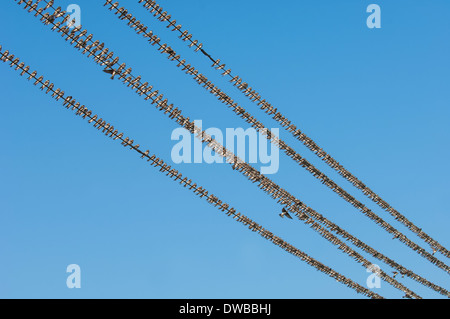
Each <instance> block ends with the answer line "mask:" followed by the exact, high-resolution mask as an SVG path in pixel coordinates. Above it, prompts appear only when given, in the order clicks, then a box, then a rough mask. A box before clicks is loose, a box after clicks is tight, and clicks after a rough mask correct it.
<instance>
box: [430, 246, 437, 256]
mask: <svg viewBox="0 0 450 319" xmlns="http://www.w3.org/2000/svg"><path fill="white" fill-rule="evenodd" d="M435 253H437V249H436V248H434V247H433V252H432V253H431V254H432V255H433V256H434V254H435Z"/></svg>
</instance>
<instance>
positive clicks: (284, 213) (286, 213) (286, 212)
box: [279, 208, 292, 219]
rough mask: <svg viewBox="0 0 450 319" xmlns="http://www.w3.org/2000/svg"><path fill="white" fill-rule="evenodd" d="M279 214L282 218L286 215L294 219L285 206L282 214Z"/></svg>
mask: <svg viewBox="0 0 450 319" xmlns="http://www.w3.org/2000/svg"><path fill="white" fill-rule="evenodd" d="M279 215H280V217H281V218H283V217H284V216H286V217H287V218H289V219H292V217H291V215H289V213H288V211H287V210H286V209H285V208H283V209H282V210H281V214H279Z"/></svg>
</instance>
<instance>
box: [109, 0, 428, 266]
mask: <svg viewBox="0 0 450 319" xmlns="http://www.w3.org/2000/svg"><path fill="white" fill-rule="evenodd" d="M106 4H108V1H107V3H106ZM110 10H115V14H116V15H117V14H119V15H118V17H119V19H121V20H128V21H129V22H128V25H129V26H130V27H131V28H133V29H135V31H136V33H138V34H141V35H142V36H143V37H145V38H148V39H149V40H148V42H149V43H150V44H152V45H153V46H155V45H156V49H157V50H158V51H161V53H166V54H168V58H169V59H171V60H172V61H178V62H179V63H178V65H177V66H178V67H180V68H181V67H182V70H183V71H184V70H186V73H187V74H190V75H193V79H194V80H196V82H197V83H198V84H200V85H202V84H203V87H204V88H206V90H207V91H208V92H209V93H211V94H213V95H215V96H216V97H217V98H218V99H219V100H220V101H222V102H223V103H225V104H227V105H228V106H229V107H230V108H231V109H232V110H233V111H234V112H235V114H237V115H239V116H240V117H242V118H243V119H244V120H245V121H246V122H247V123H250V124H251V125H252V127H254V128H255V129H256V130H257V131H262V132H263V135H264V136H266V138H267V139H268V140H270V142H271V143H273V144H274V145H276V146H277V147H278V148H280V149H281V150H282V151H284V152H285V153H286V154H287V155H288V156H289V157H291V158H292V159H293V160H294V161H296V162H297V163H298V164H299V165H300V166H302V167H303V168H305V169H306V170H307V171H308V172H309V173H311V174H313V176H314V177H316V178H317V179H319V180H320V181H321V182H322V183H323V184H324V185H326V186H327V187H328V188H330V189H331V190H333V191H334V192H335V193H337V194H338V195H339V196H340V197H342V198H343V199H344V200H346V201H347V202H349V203H350V204H351V205H352V206H354V207H355V208H357V209H358V210H359V211H361V212H362V213H363V214H365V215H366V216H368V217H369V218H370V219H372V220H373V221H375V222H376V223H377V224H378V225H380V226H382V228H383V229H385V230H387V231H388V232H389V233H391V234H393V235H394V237H393V238H394V239H399V240H400V241H402V242H406V243H407V245H408V246H409V247H410V248H413V249H414V250H415V251H417V252H419V251H420V253H419V254H421V255H422V256H425V258H427V259H429V260H430V261H432V260H433V258H431V259H430V258H428V257H429V256H432V255H431V254H429V253H427V252H426V250H424V249H423V248H421V247H420V246H418V245H417V244H415V243H413V242H412V241H410V240H409V239H408V238H407V237H406V236H404V235H403V234H402V233H401V232H399V231H398V230H397V229H395V228H394V227H392V226H391V225H390V224H388V223H387V222H385V221H384V220H383V219H381V218H380V217H379V216H377V215H376V214H374V213H373V212H372V211H371V210H370V209H368V208H367V207H366V206H365V205H363V204H362V203H361V202H359V201H358V200H356V199H355V198H354V197H353V196H351V195H350V194H349V193H347V192H346V191H345V190H344V189H342V188H341V187H340V186H339V185H337V184H336V183H335V182H334V181H333V180H331V179H330V178H329V177H328V176H326V175H325V174H324V173H322V172H321V171H320V170H318V169H317V168H316V167H315V166H314V165H313V164H311V163H310V162H308V161H307V160H306V159H305V158H303V157H301V156H300V155H299V154H298V153H296V152H295V151H294V150H293V149H292V148H291V147H289V146H288V145H287V144H286V143H285V142H284V141H283V140H281V139H279V138H278V137H277V136H274V135H272V134H271V133H270V132H268V131H267V130H266V128H265V127H264V125H263V124H262V123H260V122H258V121H257V120H256V118H255V117H253V116H252V115H251V114H250V113H248V112H247V111H246V110H245V109H244V108H242V107H241V106H239V105H238V104H237V103H234V101H233V100H232V99H231V98H230V97H229V96H228V95H226V94H225V93H224V92H223V91H221V90H220V89H219V88H218V87H216V86H215V85H214V84H213V83H212V82H211V81H208V79H207V78H206V77H205V76H204V75H202V74H200V73H199V72H198V70H197V69H195V67H193V66H191V64H186V61H185V60H184V59H183V60H180V59H181V57H180V56H179V55H176V52H175V51H174V50H173V49H172V48H171V47H170V46H168V45H167V44H166V43H164V44H161V43H160V41H161V39H160V38H159V37H158V36H157V35H156V34H154V33H153V31H151V30H150V31H149V30H148V27H147V26H145V25H144V24H143V23H141V22H140V21H139V20H137V19H136V18H135V17H134V16H133V15H132V14H131V13H129V11H128V10H127V9H125V8H124V7H120V8H119V2H115V3H114V4H112V5H111V8H110ZM403 240H404V241H403ZM427 254H428V255H427Z"/></svg>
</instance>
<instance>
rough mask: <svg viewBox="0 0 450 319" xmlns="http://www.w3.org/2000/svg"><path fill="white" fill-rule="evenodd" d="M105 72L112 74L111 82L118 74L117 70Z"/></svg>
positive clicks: (105, 70) (106, 70)
mask: <svg viewBox="0 0 450 319" xmlns="http://www.w3.org/2000/svg"><path fill="white" fill-rule="evenodd" d="M103 72H105V73H108V74H111V80H113V79H114V76H115V75H116V74H117V70H115V69H104V70H103Z"/></svg>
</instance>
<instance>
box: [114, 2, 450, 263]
mask: <svg viewBox="0 0 450 319" xmlns="http://www.w3.org/2000/svg"><path fill="white" fill-rule="evenodd" d="M138 2H139V3H143V6H144V7H145V8H146V9H147V10H149V11H150V12H151V13H152V14H153V16H155V17H157V19H158V20H159V21H161V22H167V23H168V25H167V28H171V27H173V29H172V31H176V32H178V33H180V37H179V38H180V39H181V40H183V41H187V42H188V43H189V47H194V48H195V51H196V52H198V51H200V52H202V53H203V54H204V55H205V56H206V57H208V58H209V59H210V60H211V61H213V62H214V64H213V65H212V67H215V68H216V69H217V70H225V64H220V59H217V60H215V59H213V58H212V57H211V55H210V54H208V53H207V52H206V51H205V50H204V49H203V44H202V43H200V42H199V41H198V40H192V34H190V33H189V32H188V31H187V30H185V31H181V24H179V25H176V20H172V17H171V15H169V14H168V13H167V11H164V9H163V8H162V7H161V6H160V5H158V4H157V3H156V1H154V0H138ZM106 3H107V4H111V3H112V0H106ZM115 4H117V2H116V3H115ZM116 7H117V6H116ZM231 72H232V71H231V69H227V70H225V71H224V72H223V73H222V75H224V76H225V75H228V76H229V77H230V78H232V80H231V82H232V83H234V86H235V87H237V88H238V89H239V90H240V91H241V92H242V93H243V94H244V95H246V96H247V97H248V98H249V99H250V100H251V101H253V102H255V103H257V104H258V106H259V107H260V109H261V110H263V111H264V112H265V113H267V114H269V115H270V116H272V118H273V119H274V120H275V121H277V122H278V123H279V124H281V126H282V127H284V128H285V130H287V131H288V132H290V133H291V134H292V135H293V136H294V137H295V138H296V139H297V140H299V141H300V142H302V143H303V144H304V145H306V146H307V147H308V148H309V149H310V150H311V151H312V152H313V153H314V154H315V155H317V156H318V157H319V158H320V159H322V160H323V161H324V162H325V163H327V164H328V165H329V166H330V167H332V168H333V169H334V170H335V171H337V172H338V173H339V175H341V176H342V177H344V178H345V179H346V180H347V181H349V182H350V183H351V184H352V185H353V186H355V187H356V188H358V189H359V190H361V191H362V193H363V194H364V195H366V196H367V197H369V198H370V199H371V200H372V201H373V202H375V203H376V204H378V205H379V206H380V207H381V208H383V209H384V210H386V211H387V212H388V213H389V214H390V215H391V216H393V217H394V218H395V219H396V220H398V221H400V222H401V223H402V224H404V225H405V226H406V227H408V228H409V229H410V230H411V231H412V232H414V233H415V234H416V235H417V236H419V237H420V238H422V239H423V240H424V241H425V242H427V243H428V244H430V246H431V248H432V249H433V251H434V250H436V251H439V252H440V253H442V254H443V255H444V256H446V257H450V251H448V250H447V249H446V248H445V247H444V246H442V245H441V244H440V243H439V242H438V241H436V240H434V239H433V238H431V236H429V235H428V234H427V233H425V232H424V231H422V229H421V228H419V227H418V226H416V225H415V224H414V223H412V222H411V221H409V220H408V219H407V218H406V217H405V216H404V215H402V214H401V213H400V212H398V211H397V210H396V209H394V208H393V207H392V206H390V205H389V204H388V203H387V202H386V201H384V200H383V199H382V198H381V197H380V196H379V195H378V194H376V193H375V192H374V191H372V190H371V189H370V188H369V187H368V186H366V185H365V184H364V183H363V182H362V181H361V180H359V179H358V178H357V177H356V176H354V175H353V174H351V173H350V172H349V171H348V170H347V169H345V168H344V167H343V166H342V165H341V164H339V162H338V161H336V160H335V159H334V158H333V157H332V156H331V155H329V154H328V153H327V152H326V151H324V150H323V149H322V148H321V147H319V145H318V144H317V143H316V142H314V141H313V140H312V139H311V138H309V137H308V136H306V134H304V133H303V132H302V131H301V130H300V129H298V128H297V127H296V126H295V125H294V124H292V123H293V122H292V121H290V120H289V119H288V118H287V117H286V116H284V115H283V114H281V112H279V111H278V110H277V108H275V107H273V106H272V105H271V104H270V103H269V102H267V101H266V100H265V99H263V98H262V97H261V95H260V94H259V93H257V92H256V91H255V90H253V89H252V88H251V87H249V84H248V83H246V82H243V80H242V78H240V77H239V76H234V75H232V73H231ZM346 197H348V196H346ZM350 199H351V197H350Z"/></svg>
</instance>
